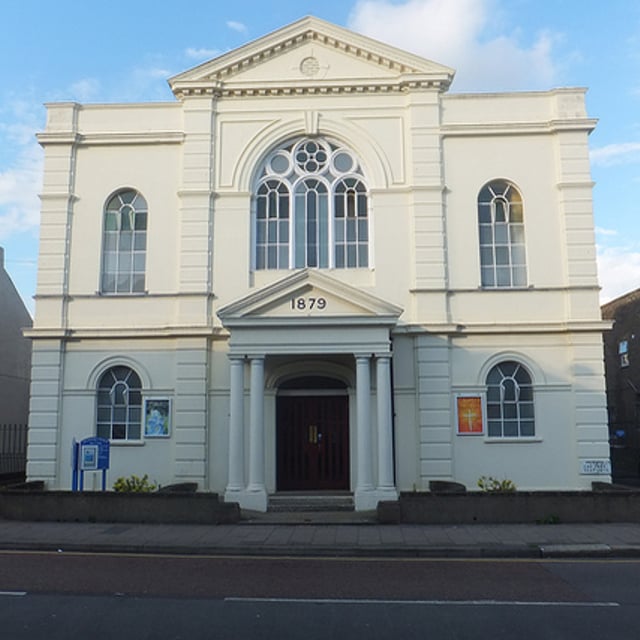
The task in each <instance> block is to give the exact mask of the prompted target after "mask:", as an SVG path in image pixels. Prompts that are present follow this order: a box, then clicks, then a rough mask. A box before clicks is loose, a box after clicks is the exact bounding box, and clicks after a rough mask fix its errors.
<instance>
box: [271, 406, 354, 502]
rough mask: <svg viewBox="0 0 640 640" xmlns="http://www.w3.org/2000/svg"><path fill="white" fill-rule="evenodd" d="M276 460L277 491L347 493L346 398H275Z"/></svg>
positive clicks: (347, 431)
mask: <svg viewBox="0 0 640 640" xmlns="http://www.w3.org/2000/svg"><path fill="white" fill-rule="evenodd" d="M276 457H277V472H276V483H277V490H278V491H338V490H348V489H349V398H348V396H346V395H318V396H307V395H292V396H287V395H282V396H278V398H277V402H276Z"/></svg>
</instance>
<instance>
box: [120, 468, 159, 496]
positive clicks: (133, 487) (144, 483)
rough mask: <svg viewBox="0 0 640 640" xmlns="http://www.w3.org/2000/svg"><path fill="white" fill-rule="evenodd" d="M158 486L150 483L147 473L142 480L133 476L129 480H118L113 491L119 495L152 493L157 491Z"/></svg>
mask: <svg viewBox="0 0 640 640" xmlns="http://www.w3.org/2000/svg"><path fill="white" fill-rule="evenodd" d="M156 488H157V487H156V485H155V484H153V483H152V482H149V476H148V475H147V474H146V473H145V474H144V475H143V476H142V478H140V477H138V476H136V475H133V476H130V477H129V478H125V477H121V478H118V479H117V480H116V481H115V482H114V484H113V490H114V491H116V492H118V493H150V492H151V491H155V490H156Z"/></svg>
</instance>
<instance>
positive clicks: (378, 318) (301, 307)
mask: <svg viewBox="0 0 640 640" xmlns="http://www.w3.org/2000/svg"><path fill="white" fill-rule="evenodd" d="M401 313H402V308H401V307H398V306H397V305H394V304H391V303H390V302H386V301H385V300H382V299H380V298H378V297H376V296H373V295H371V294H369V293H366V292H364V291H362V290H360V289H357V288H356V287H353V286H351V285H348V284H345V283H344V282H341V281H340V280H337V279H336V278H333V277H331V276H329V275H326V274H324V273H321V272H319V271H315V270H310V269H303V270H301V271H297V272H295V273H293V274H291V275H290V276H287V277H285V278H283V279H281V280H278V281H277V282H274V283H272V284H270V285H267V286H266V287H264V288H262V289H259V290H258V291H254V292H252V293H250V294H249V295H247V296H244V297H243V298H240V299H239V300H236V301H235V302H232V303H230V304H228V305H226V306H224V307H222V308H221V309H220V310H219V311H218V316H219V317H220V319H221V320H222V324H223V325H225V326H234V325H235V326H239V325H249V324H264V323H266V324H270V323H278V324H280V323H284V324H290V323H297V322H302V321H305V322H309V321H312V322H314V323H315V322H317V323H320V324H327V323H331V324H334V323H336V322H357V323H364V324H369V323H375V324H389V325H393V324H395V323H396V321H397V319H398V317H399V316H400V314H401Z"/></svg>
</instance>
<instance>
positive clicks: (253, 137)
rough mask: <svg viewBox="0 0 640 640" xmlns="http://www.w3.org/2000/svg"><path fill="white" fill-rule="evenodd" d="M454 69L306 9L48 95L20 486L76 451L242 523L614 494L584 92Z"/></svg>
mask: <svg viewBox="0 0 640 640" xmlns="http://www.w3.org/2000/svg"><path fill="white" fill-rule="evenodd" d="M453 76H454V71H453V70H452V69H450V68H449V67H446V66H443V65H441V64H438V63H435V62H432V61H429V60H425V59H422V58H420V57H417V56H415V55H412V54H409V53H406V52H404V51H401V50H398V49H395V48H392V47H390V46H387V45H384V44H381V43H379V42H376V41H373V40H371V39H368V38H365V37H363V36H361V35H358V34H356V33H353V32H350V31H347V30H345V29H343V28H341V27H338V26H335V25H332V24H329V23H327V22H324V21H322V20H318V19H316V18H312V17H308V18H304V19H301V20H299V21H297V22H295V23H293V24H291V25H289V26H285V27H283V28H282V29H280V30H278V31H276V32H274V33H271V34H269V35H267V36H265V37H263V38H260V39H258V40H256V41H254V42H251V43H249V44H247V45H245V46H243V47H240V48H239V49H236V50H234V51H231V52H229V53H227V54H225V55H222V56H220V57H219V58H216V59H214V60H212V61H210V62H206V63H204V64H202V65H200V66H198V67H196V68H194V69H191V70H189V71H186V72H184V73H182V74H180V75H178V76H175V77H173V78H171V79H170V80H169V84H170V86H171V89H172V91H173V93H174V95H175V101H173V102H168V103H161V104H111V105H80V104H76V103H56V104H49V105H47V106H48V119H47V125H46V129H45V131H44V132H42V133H41V134H39V136H38V138H39V141H40V143H41V144H42V146H43V147H44V150H45V171H44V187H43V193H42V227H41V249H40V262H39V278H38V286H37V295H36V318H35V325H34V328H33V330H32V331H31V332H30V333H29V335H30V337H31V338H32V339H33V344H34V355H33V374H32V375H33V387H32V398H31V418H30V427H31V437H30V445H29V463H28V475H29V477H30V478H31V479H41V480H44V481H46V483H47V485H48V486H49V487H52V488H53V487H59V488H68V487H69V486H70V474H71V470H70V466H71V465H70V452H71V442H72V440H73V439H74V438H75V439H81V438H83V437H86V436H90V435H98V436H102V437H105V438H109V439H110V441H111V445H112V446H111V470H110V476H111V478H112V479H115V478H116V477H118V476H121V475H130V474H132V473H135V474H138V475H141V474H144V473H147V474H149V476H150V478H152V479H153V480H155V481H156V482H159V483H161V484H166V483H170V482H177V481H193V482H197V483H198V486H199V487H200V488H201V489H203V490H213V491H219V492H220V493H221V494H224V496H225V497H226V499H227V500H234V501H238V502H239V503H240V504H241V506H243V507H245V508H252V509H258V510H264V509H266V508H267V505H268V499H269V496H270V495H272V494H274V493H279V492H289V491H296V492H335V491H340V492H346V493H351V494H353V496H354V499H355V505H356V508H357V509H369V508H373V507H375V505H376V504H377V502H378V500H380V499H393V498H394V497H395V496H396V495H397V492H398V491H412V490H424V489H426V488H428V486H429V482H430V481H431V480H442V479H451V480H456V481H458V482H462V483H464V484H465V485H467V486H468V487H470V488H473V487H475V485H476V481H477V479H478V477H479V476H481V475H493V476H495V477H498V478H505V477H506V478H509V479H511V480H513V481H514V482H515V483H516V484H517V486H518V487H519V488H521V489H532V490H535V489H582V488H584V489H587V488H589V487H590V484H591V482H592V481H593V480H603V479H604V480H606V479H608V478H609V473H610V469H609V447H608V432H607V415H606V399H605V389H604V376H603V362H602V330H603V328H604V326H605V324H604V323H603V322H602V320H601V318H600V308H599V303H598V282H597V274H596V261H595V245H594V229H593V216H592V196H591V191H592V181H591V176H590V168H589V157H588V142H587V139H588V135H589V133H590V132H591V131H592V130H593V128H594V126H595V120H593V119H592V118H590V117H589V116H588V115H587V113H586V110H585V100H584V95H585V90H584V89H574V88H565V89H556V90H552V91H545V92H532V93H502V94H455V93H452V92H450V91H449V88H450V85H451V83H452V80H453Z"/></svg>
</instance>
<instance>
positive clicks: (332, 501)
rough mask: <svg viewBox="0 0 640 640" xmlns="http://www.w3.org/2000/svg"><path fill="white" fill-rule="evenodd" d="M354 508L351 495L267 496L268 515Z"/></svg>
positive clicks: (351, 509) (295, 494) (292, 494)
mask: <svg viewBox="0 0 640 640" xmlns="http://www.w3.org/2000/svg"><path fill="white" fill-rule="evenodd" d="M354 509H355V506H354V502H353V496H352V495H351V494H335V495H333V494H305V493H282V494H276V495H271V496H269V504H268V507H267V511H268V512H269V513H297V512H307V513H321V512H334V513H337V512H349V511H354Z"/></svg>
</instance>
